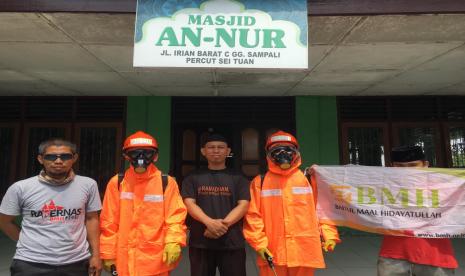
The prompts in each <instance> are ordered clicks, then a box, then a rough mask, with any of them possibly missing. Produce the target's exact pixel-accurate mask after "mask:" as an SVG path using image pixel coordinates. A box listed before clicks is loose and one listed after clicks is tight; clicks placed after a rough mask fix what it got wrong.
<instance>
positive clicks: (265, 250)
mask: <svg viewBox="0 0 465 276" xmlns="http://www.w3.org/2000/svg"><path fill="white" fill-rule="evenodd" d="M257 253H258V255H260V257H261V258H262V259H263V260H265V261H267V259H266V256H265V253H266V254H267V255H268V256H270V257H273V254H271V252H270V250H268V248H266V247H265V248H260V249H258V250H257Z"/></svg>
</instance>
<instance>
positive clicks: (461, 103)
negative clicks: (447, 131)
mask: <svg viewBox="0 0 465 276" xmlns="http://www.w3.org/2000/svg"><path fill="white" fill-rule="evenodd" d="M441 118H442V119H446V120H450V121H464V120H465V97H444V98H443V99H442V110H441Z"/></svg>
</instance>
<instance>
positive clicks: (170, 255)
mask: <svg viewBox="0 0 465 276" xmlns="http://www.w3.org/2000/svg"><path fill="white" fill-rule="evenodd" d="M180 256H181V246H180V245H179V244H178V243H175V242H170V243H167V244H165V249H163V262H164V263H166V264H167V265H170V264H173V263H175V262H176V261H177V260H178V259H179V257H180Z"/></svg>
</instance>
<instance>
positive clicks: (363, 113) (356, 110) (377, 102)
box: [338, 97, 388, 120]
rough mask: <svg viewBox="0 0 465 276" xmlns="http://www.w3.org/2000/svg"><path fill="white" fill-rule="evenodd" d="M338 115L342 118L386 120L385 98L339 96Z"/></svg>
mask: <svg viewBox="0 0 465 276" xmlns="http://www.w3.org/2000/svg"><path fill="white" fill-rule="evenodd" d="M338 102H339V117H340V118H341V119H342V120H360V119H364V120H365V119H366V120H386V119H387V118H388V111H387V104H386V98H381V97H339V98H338Z"/></svg>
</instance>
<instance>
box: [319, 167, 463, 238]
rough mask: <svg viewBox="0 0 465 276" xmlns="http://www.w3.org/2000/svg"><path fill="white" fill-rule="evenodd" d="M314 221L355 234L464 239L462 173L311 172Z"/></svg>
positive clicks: (357, 169)
mask: <svg viewBox="0 0 465 276" xmlns="http://www.w3.org/2000/svg"><path fill="white" fill-rule="evenodd" d="M313 168H314V174H313V178H314V179H313V180H314V181H316V183H317V185H318V206H317V209H318V214H319V217H320V220H321V221H322V222H324V223H329V224H333V225H338V226H346V227H350V228H354V229H357V230H361V231H366V232H373V233H379V234H388V235H395V236H415V237H423V238H465V170H463V169H437V168H386V167H366V166H314V167H313Z"/></svg>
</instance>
